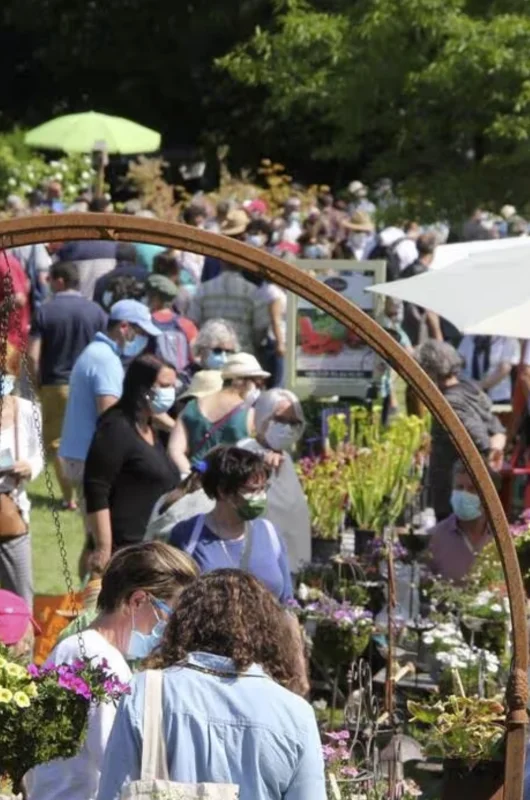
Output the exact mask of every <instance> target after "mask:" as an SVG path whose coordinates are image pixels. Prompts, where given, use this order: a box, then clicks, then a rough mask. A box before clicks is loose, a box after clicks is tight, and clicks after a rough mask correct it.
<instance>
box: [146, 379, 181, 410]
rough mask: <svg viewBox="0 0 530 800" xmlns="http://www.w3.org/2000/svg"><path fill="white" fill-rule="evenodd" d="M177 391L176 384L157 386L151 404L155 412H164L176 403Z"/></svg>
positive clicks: (153, 391)
mask: <svg viewBox="0 0 530 800" xmlns="http://www.w3.org/2000/svg"><path fill="white" fill-rule="evenodd" d="M176 396H177V393H176V391H175V387H174V386H155V388H154V389H152V391H151V399H150V400H149V405H150V406H151V411H152V412H153V414H163V413H164V412H166V411H169V409H170V408H172V407H173V406H174V405H175V398H176Z"/></svg>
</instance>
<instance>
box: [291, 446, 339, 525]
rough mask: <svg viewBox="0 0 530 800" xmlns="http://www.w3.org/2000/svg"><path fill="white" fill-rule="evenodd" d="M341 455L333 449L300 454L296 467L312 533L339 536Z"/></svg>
mask: <svg viewBox="0 0 530 800" xmlns="http://www.w3.org/2000/svg"><path fill="white" fill-rule="evenodd" d="M344 461H345V456H342V455H339V454H337V453H334V454H330V455H324V456H319V457H317V458H302V459H300V461H299V462H298V463H297V465H296V468H297V472H298V475H299V478H300V482H301V484H302V488H303V490H304V493H305V496H306V499H307V504H308V507H309V515H310V519H311V527H312V531H313V536H316V537H319V538H322V539H339V537H340V532H341V528H342V526H343V523H344V515H345V509H346V500H347V495H346V491H345V488H344V485H343V483H342V479H341V473H342V468H343V466H344Z"/></svg>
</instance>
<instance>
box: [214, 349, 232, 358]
mask: <svg viewBox="0 0 530 800" xmlns="http://www.w3.org/2000/svg"><path fill="white" fill-rule="evenodd" d="M235 352H236V351H235V350H231V349H229V348H228V347H212V353H215V355H216V356H222V355H223V353H227V354H228V355H233V354H234V353H235Z"/></svg>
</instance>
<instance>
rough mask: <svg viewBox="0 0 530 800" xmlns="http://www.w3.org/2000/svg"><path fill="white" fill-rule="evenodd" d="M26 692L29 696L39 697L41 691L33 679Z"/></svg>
mask: <svg viewBox="0 0 530 800" xmlns="http://www.w3.org/2000/svg"><path fill="white" fill-rule="evenodd" d="M25 692H26V694H27V696H28V697H37V695H38V693H39V692H38V689H37V687H36V686H35V684H34V683H33V681H32V682H31V683H28V685H27V686H26V689H25Z"/></svg>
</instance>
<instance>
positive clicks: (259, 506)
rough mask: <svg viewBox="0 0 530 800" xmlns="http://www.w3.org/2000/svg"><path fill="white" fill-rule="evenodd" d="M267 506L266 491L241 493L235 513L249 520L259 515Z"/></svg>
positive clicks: (246, 520)
mask: <svg viewBox="0 0 530 800" xmlns="http://www.w3.org/2000/svg"><path fill="white" fill-rule="evenodd" d="M266 506H267V492H259V493H258V494H242V495H241V496H240V500H239V503H238V504H237V513H238V514H239V516H240V517H241V519H244V520H245V522H249V521H251V520H253V519H257V518H258V517H261V515H262V514H263V512H264V511H265V508H266Z"/></svg>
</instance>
